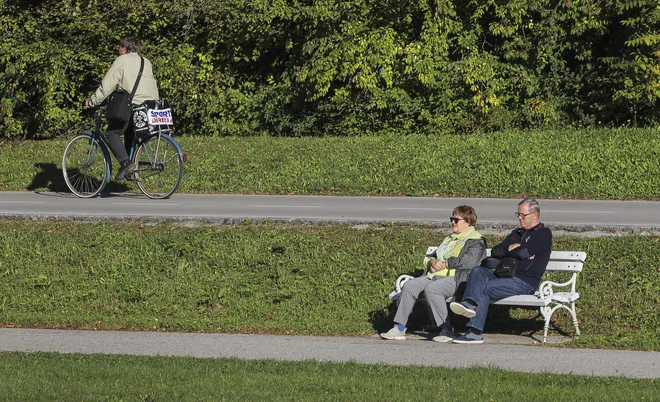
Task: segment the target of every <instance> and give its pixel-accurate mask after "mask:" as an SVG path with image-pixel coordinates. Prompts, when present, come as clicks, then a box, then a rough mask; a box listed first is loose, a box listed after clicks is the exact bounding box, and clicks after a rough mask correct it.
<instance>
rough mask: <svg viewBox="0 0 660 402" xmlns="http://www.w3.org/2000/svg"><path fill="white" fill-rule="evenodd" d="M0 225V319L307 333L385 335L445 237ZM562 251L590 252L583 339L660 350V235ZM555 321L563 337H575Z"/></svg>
mask: <svg viewBox="0 0 660 402" xmlns="http://www.w3.org/2000/svg"><path fill="white" fill-rule="evenodd" d="M2 225H3V228H4V231H2V232H1V233H0V253H2V255H3V258H2V260H0V278H1V279H2V283H3V288H4V291H3V296H2V299H1V301H2V304H0V312H1V314H0V321H2V324H3V325H17V326H27V327H30V326H38V327H41V326H43V327H56V328H98V329H122V328H127V329H128V328H130V329H133V328H136V329H151V330H183V331H223V332H243V333H291V334H312V335H314V334H323V335H327V334H330V335H332V334H345V335H361V334H373V333H374V332H376V331H378V330H383V329H386V328H387V327H388V326H390V325H391V319H392V313H393V306H392V304H391V303H390V302H389V300H388V299H387V297H386V296H387V294H388V293H389V292H390V291H391V289H392V287H393V284H394V280H395V279H396V277H397V276H398V275H399V274H402V273H412V272H414V270H415V268H416V267H418V266H419V264H420V259H421V258H420V256H421V255H422V253H423V252H424V250H425V249H426V246H427V245H429V244H435V243H438V242H439V241H440V239H441V238H442V237H443V234H442V233H440V232H437V231H436V230H435V229H432V228H424V227H414V226H410V227H379V226H372V227H370V228H368V229H364V230H357V229H352V228H351V227H350V226H344V225H329V226H296V225H290V226H282V225H268V224H261V225H238V226H217V227H195V228H185V227H180V226H174V225H157V226H143V225H138V224H129V225H119V224H113V223H107V222H106V223H86V224H80V223H71V222H32V221H18V220H3V221H2ZM497 240H498V239H496V238H493V237H491V238H490V239H489V243H491V244H492V243H493V242H495V241H497ZM554 247H555V249H558V250H584V251H586V252H587V253H588V262H587V266H586V268H585V270H584V272H583V274H582V276H581V278H580V280H579V290H580V292H581V296H582V297H581V299H580V301H579V302H578V317H579V319H580V322H581V327H582V330H583V332H584V336H583V337H581V338H580V339H579V340H578V341H577V342H578V344H580V345H583V346H588V347H606V348H634V349H643V350H660V343H659V341H658V340H659V339H660V332H659V331H660V330H659V328H660V309H659V308H658V306H659V305H660V286H659V284H660V257H659V254H658V253H657V250H658V248H659V247H660V238H657V237H642V236H625V237H604V238H595V239H585V238H570V237H557V238H556V239H555V241H554ZM537 314H538V312H537V311H533V310H532V311H528V310H521V309H507V308H501V307H500V308H498V307H493V308H491V314H489V320H488V322H487V328H486V330H487V331H496V332H500V333H506V332H511V333H530V332H537V333H538V331H542V321H541V320H540V319H538V318H536V319H532V320H530V318H534V317H535V316H536V315H537ZM555 317H556V318H555V319H554V320H553V321H554V322H555V324H556V326H557V328H555V329H554V330H559V331H566V332H569V333H570V332H572V325H571V324H570V322H569V320H568V319H567V317H566V314H565V313H563V312H561V311H560V312H558V313H557V314H556V316H555ZM424 318H425V314H424V313H423V311H420V312H418V314H416V315H415V317H414V318H413V320H412V321H411V323H410V326H411V327H412V328H415V326H419V325H422V324H423V323H424ZM458 324H459V325H460V324H461V321H460V320H459V321H458Z"/></svg>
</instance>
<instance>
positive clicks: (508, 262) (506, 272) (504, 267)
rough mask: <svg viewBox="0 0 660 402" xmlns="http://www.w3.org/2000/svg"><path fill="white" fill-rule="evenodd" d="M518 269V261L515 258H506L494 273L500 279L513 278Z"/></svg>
mask: <svg viewBox="0 0 660 402" xmlns="http://www.w3.org/2000/svg"><path fill="white" fill-rule="evenodd" d="M517 269H518V260H516V259H515V258H513V257H504V258H502V260H501V261H500V263H499V264H497V266H496V267H495V271H494V272H493V273H494V274H495V276H496V277H498V278H513V277H514V276H516V270H517Z"/></svg>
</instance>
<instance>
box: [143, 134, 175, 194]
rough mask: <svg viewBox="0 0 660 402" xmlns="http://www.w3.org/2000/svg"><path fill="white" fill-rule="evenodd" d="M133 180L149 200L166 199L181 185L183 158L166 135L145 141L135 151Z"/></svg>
mask: <svg viewBox="0 0 660 402" xmlns="http://www.w3.org/2000/svg"><path fill="white" fill-rule="evenodd" d="M135 163H136V165H137V170H136V171H135V176H134V178H135V180H137V185H138V187H140V190H142V192H143V193H144V195H146V196H147V197H149V198H167V197H169V196H170V195H172V194H173V193H174V192H175V191H176V189H177V188H178V187H179V183H181V175H182V173H183V157H182V155H181V153H180V152H179V147H177V146H176V143H175V142H174V140H173V139H172V138H170V137H169V136H167V135H155V136H153V137H151V138H148V139H146V140H145V141H144V142H143V143H142V144H141V145H140V146H139V147H138V149H137V151H135Z"/></svg>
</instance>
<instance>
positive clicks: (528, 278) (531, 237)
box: [491, 223, 552, 289]
mask: <svg viewBox="0 0 660 402" xmlns="http://www.w3.org/2000/svg"><path fill="white" fill-rule="evenodd" d="M516 243H520V247H518V248H515V249H513V250H511V251H509V246H510V245H511V244H516ZM551 251H552V231H551V230H550V228H548V227H546V226H545V225H543V224H542V223H539V224H538V225H536V226H534V227H533V228H531V229H528V230H525V229H523V228H518V229H516V230H514V231H512V232H511V233H510V234H509V235H508V236H507V237H506V239H504V241H503V242H502V243H500V244H498V245H497V246H495V247H493V249H492V250H491V256H492V257H495V258H499V259H502V258H504V257H513V258H515V259H517V260H519V263H518V269H517V271H516V276H517V277H518V278H520V279H522V280H523V281H525V282H527V283H529V284H530V285H531V286H532V287H533V288H534V289H536V288H537V287H538V286H539V283H541V277H542V276H543V273H545V268H546V267H547V266H548V261H550V253H551ZM530 257H534V258H533V259H531V258H530Z"/></svg>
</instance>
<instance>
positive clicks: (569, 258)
mask: <svg viewBox="0 0 660 402" xmlns="http://www.w3.org/2000/svg"><path fill="white" fill-rule="evenodd" d="M490 250H491V249H487V250H486V256H487V257H490ZM586 260H587V253H585V252H584V251H553V252H552V253H551V254H550V261H549V262H548V267H547V268H546V271H548V272H556V271H560V272H582V267H583V266H584V262H585V261H586ZM493 268H494V267H493Z"/></svg>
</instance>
